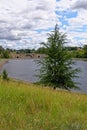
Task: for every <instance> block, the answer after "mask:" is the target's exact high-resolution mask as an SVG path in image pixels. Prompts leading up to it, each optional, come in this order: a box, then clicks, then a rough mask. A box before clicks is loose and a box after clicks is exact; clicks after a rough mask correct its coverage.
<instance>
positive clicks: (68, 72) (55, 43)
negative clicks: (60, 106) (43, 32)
mask: <svg viewBox="0 0 87 130" xmlns="http://www.w3.org/2000/svg"><path fill="white" fill-rule="evenodd" d="M66 43H67V39H66V35H65V34H62V33H60V32H59V29H58V26H57V25H56V26H55V30H54V31H53V32H51V33H50V34H49V37H48V42H47V43H43V45H44V47H45V48H46V49H47V53H46V54H47V57H45V58H44V59H41V60H39V61H38V63H39V64H40V65H41V70H40V75H39V77H40V81H41V82H42V83H43V84H47V85H51V86H54V88H56V87H61V88H64V89H68V90H69V89H71V88H77V86H76V84H75V83H74V81H73V78H75V77H77V73H78V72H79V69H73V65H74V61H73V60H72V57H71V55H70V54H69V53H68V51H67V50H66V49H65V44H66Z"/></svg>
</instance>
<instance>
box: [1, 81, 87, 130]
mask: <svg viewBox="0 0 87 130" xmlns="http://www.w3.org/2000/svg"><path fill="white" fill-rule="evenodd" d="M0 130H87V95H86V94H84V95H83V94H75V93H71V92H67V91H62V90H59V91H58V90H52V89H51V88H47V87H45V88H44V87H41V86H38V85H34V84H28V83H23V82H21V81H13V80H10V81H3V80H2V79H0Z"/></svg>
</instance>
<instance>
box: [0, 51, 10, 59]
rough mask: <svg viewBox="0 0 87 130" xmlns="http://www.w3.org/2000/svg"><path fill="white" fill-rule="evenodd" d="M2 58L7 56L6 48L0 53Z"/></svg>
mask: <svg viewBox="0 0 87 130" xmlns="http://www.w3.org/2000/svg"><path fill="white" fill-rule="evenodd" d="M1 57H2V58H9V51H8V50H4V51H3V52H2V54H1Z"/></svg>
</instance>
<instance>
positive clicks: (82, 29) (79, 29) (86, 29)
mask: <svg viewBox="0 0 87 130" xmlns="http://www.w3.org/2000/svg"><path fill="white" fill-rule="evenodd" d="M71 31H72V32H73V31H74V32H82V33H83V32H87V25H83V26H81V27H76V28H75V29H73V30H71Z"/></svg>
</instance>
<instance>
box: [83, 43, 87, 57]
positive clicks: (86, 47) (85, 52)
mask: <svg viewBox="0 0 87 130" xmlns="http://www.w3.org/2000/svg"><path fill="white" fill-rule="evenodd" d="M83 50H84V58H87V45H84V47H83Z"/></svg>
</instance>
